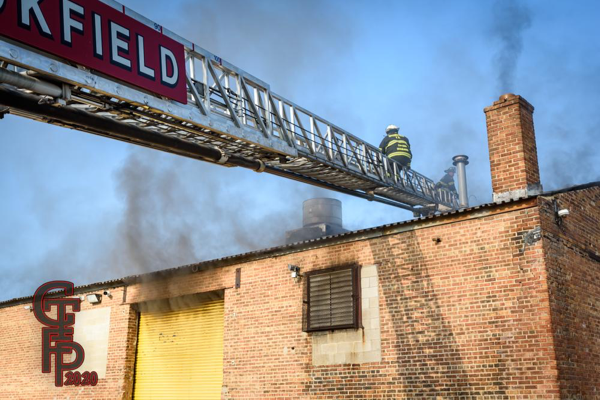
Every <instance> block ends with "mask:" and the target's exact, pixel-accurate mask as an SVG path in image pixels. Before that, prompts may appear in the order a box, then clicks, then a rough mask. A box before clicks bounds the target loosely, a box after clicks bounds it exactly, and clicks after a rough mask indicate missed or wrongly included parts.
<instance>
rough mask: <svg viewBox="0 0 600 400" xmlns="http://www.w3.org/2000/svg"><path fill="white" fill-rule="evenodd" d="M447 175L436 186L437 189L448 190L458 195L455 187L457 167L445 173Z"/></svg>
mask: <svg viewBox="0 0 600 400" xmlns="http://www.w3.org/2000/svg"><path fill="white" fill-rule="evenodd" d="M444 172H445V173H446V175H444V176H443V178H442V179H440V181H439V182H438V183H436V184H435V188H436V189H446V190H449V191H450V192H452V193H456V186H454V174H455V173H456V168H455V167H450V168H448V169H447V170H445V171H444Z"/></svg>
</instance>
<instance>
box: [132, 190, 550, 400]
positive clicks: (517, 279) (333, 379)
mask: <svg viewBox="0 0 600 400" xmlns="http://www.w3.org/2000/svg"><path fill="white" fill-rule="evenodd" d="M525 206H526V208H523V209H511V208H510V207H516V206H515V205H512V206H504V208H498V209H497V210H496V213H497V214H493V215H489V213H482V214H481V215H479V216H478V217H477V218H473V219H469V218H467V216H463V215H460V216H458V217H454V219H450V218H446V219H440V220H439V221H438V222H439V223H440V224H439V225H435V226H431V227H428V228H425V229H417V230H414V229H413V228H414V227H415V226H410V225H408V226H406V230H407V231H406V232H403V233H398V234H394V235H390V236H383V237H380V238H374V239H370V240H363V241H359V242H352V243H346V244H340V245H335V246H330V247H326V248H320V249H314V250H308V251H304V252H301V253H295V254H289V255H284V256H279V257H275V258H269V259H265V260H259V261H254V262H249V263H244V264H238V265H234V266H228V267H225V268H223V269H222V270H210V271H201V272H198V273H195V274H191V275H181V276H176V277H174V278H173V279H170V280H168V281H162V282H155V283H149V284H146V285H147V286H146V288H147V290H146V288H145V287H144V285H140V286H139V287H137V289H136V288H130V289H129V293H130V294H129V295H128V297H129V298H130V299H131V300H132V301H133V299H140V298H141V296H142V292H143V295H144V299H150V298H153V297H154V296H156V297H164V296H165V293H168V294H169V296H176V295H183V294H190V293H194V292H195V291H196V290H197V289H198V288H203V289H205V290H216V289H225V312H226V316H225V354H224V365H225V371H224V386H225V394H224V399H274V398H289V399H308V398H311V399H316V398H323V399H326V398H331V399H334V398H336V399H337V398H340V397H343V398H348V399H352V398H356V399H359V398H360V399H362V398H374V399H381V398H390V399H392V398H393V399H397V398H417V397H420V396H425V395H427V396H432V397H435V396H440V397H441V398H448V397H458V396H465V397H467V398H468V397H486V398H514V399H524V398H531V399H539V398H558V384H557V370H556V364H555V363H554V352H553V348H552V336H551V330H550V327H549V322H550V317H549V305H548V288H547V286H546V278H545V268H544V263H543V259H542V247H541V242H535V243H533V244H532V245H527V246H524V243H523V237H524V235H525V233H526V232H528V231H530V230H532V229H533V228H535V227H536V226H539V217H538V213H537V208H536V207H535V201H534V200H531V201H529V203H528V205H527V203H520V205H519V207H525ZM452 222H453V223H452ZM434 238H440V239H441V242H440V243H439V244H436V242H434V241H433V240H432V239H434ZM352 262H357V263H359V264H361V265H370V264H377V265H379V282H380V310H381V330H382V331H381V346H382V361H381V362H380V363H369V364H361V365H335V366H319V367H313V366H312V363H311V354H312V347H311V345H312V340H311V334H307V333H304V332H302V289H303V282H300V283H298V282H296V281H294V280H293V279H291V278H290V276H289V271H288V270H287V265H288V264H295V265H298V266H300V267H301V269H302V272H303V273H304V272H307V271H310V270H313V269H320V268H327V267H331V266H333V265H337V264H344V263H352ZM236 268H241V269H242V275H241V276H242V278H241V287H240V288H239V289H235V288H233V286H234V280H235V274H234V271H235V269H236ZM219 271H220V272H219ZM215 274H216V275H215Z"/></svg>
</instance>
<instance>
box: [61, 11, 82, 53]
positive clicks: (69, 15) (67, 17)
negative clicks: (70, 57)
mask: <svg viewBox="0 0 600 400" xmlns="http://www.w3.org/2000/svg"><path fill="white" fill-rule="evenodd" d="M60 8H61V9H62V12H61V15H60V25H61V28H62V29H61V40H62V42H63V44H66V45H67V46H71V45H72V39H71V32H76V33H79V34H80V35H83V23H81V22H80V21H77V20H75V19H73V15H75V16H77V17H79V18H82V19H83V18H84V17H85V15H84V9H83V7H81V6H80V5H79V4H75V3H73V2H72V1H70V0H62V1H61V3H60Z"/></svg>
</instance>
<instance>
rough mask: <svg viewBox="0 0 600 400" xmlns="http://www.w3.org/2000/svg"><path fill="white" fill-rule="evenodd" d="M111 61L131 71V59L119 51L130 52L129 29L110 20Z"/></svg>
mask: <svg viewBox="0 0 600 400" xmlns="http://www.w3.org/2000/svg"><path fill="white" fill-rule="evenodd" d="M109 38H110V62H111V63H113V64H115V65H117V66H119V67H122V68H125V69H126V70H128V71H131V60H128V59H127V58H125V57H123V56H121V55H120V54H119V52H122V53H124V54H129V39H130V37H129V29H127V28H125V27H123V26H121V25H119V24H117V23H114V22H112V21H110V35H109Z"/></svg>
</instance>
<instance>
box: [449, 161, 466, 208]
mask: <svg viewBox="0 0 600 400" xmlns="http://www.w3.org/2000/svg"><path fill="white" fill-rule="evenodd" d="M452 161H453V163H452V164H454V165H455V166H456V169H457V171H456V175H457V177H458V203H459V206H460V208H467V207H469V194H468V192H467V172H466V170H465V167H466V166H467V165H469V157H467V156H465V155H458V156H454V157H452Z"/></svg>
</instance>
